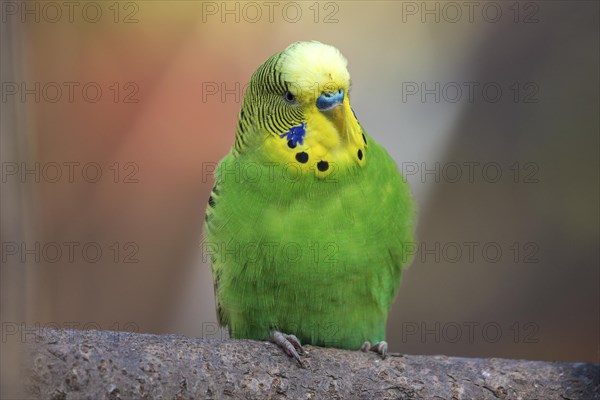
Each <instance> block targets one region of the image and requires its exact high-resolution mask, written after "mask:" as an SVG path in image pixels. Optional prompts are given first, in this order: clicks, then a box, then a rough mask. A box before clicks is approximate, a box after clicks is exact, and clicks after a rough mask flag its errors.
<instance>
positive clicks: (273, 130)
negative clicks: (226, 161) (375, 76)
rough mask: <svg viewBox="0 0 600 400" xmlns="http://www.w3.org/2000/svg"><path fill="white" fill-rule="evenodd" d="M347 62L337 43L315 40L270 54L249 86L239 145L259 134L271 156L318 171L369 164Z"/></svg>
mask: <svg viewBox="0 0 600 400" xmlns="http://www.w3.org/2000/svg"><path fill="white" fill-rule="evenodd" d="M346 65H347V61H346V59H345V58H344V56H342V54H341V53H340V52H339V50H338V49H336V48H335V47H333V46H329V45H325V44H322V43H319V42H314V41H313V42H297V43H294V44H292V45H290V46H289V47H288V48H287V49H285V50H284V51H283V52H281V53H277V54H275V55H273V56H272V57H270V58H269V59H268V60H267V61H266V62H265V63H264V64H263V65H261V66H260V67H259V68H258V69H257V71H256V72H255V73H254V75H253V76H252V79H251V81H250V85H249V86H248V89H247V92H246V95H245V97H244V105H243V107H242V111H241V112H240V121H239V124H238V134H237V136H238V137H237V140H236V150H237V151H238V152H239V153H243V152H244V149H245V143H249V142H250V140H249V139H250V138H248V136H258V137H260V140H259V141H258V143H260V146H259V147H260V150H261V151H262V152H263V154H265V155H266V156H267V158H268V159H269V160H271V161H273V162H276V163H284V164H285V165H289V164H290V163H291V164H298V166H299V168H300V169H301V170H302V171H303V172H304V173H314V174H315V175H316V176H318V177H324V176H328V175H329V174H331V173H332V172H333V171H334V170H335V169H344V168H348V167H350V166H362V165H364V163H365V162H366V151H365V150H366V139H365V137H364V135H363V131H362V128H361V127H360V125H359V124H358V121H357V120H356V117H355V116H354V113H353V111H352V109H351V107H350V100H349V98H348V89H349V86H350V74H349V73H348V69H347V68H346ZM261 134H262V135H261ZM252 142H254V143H257V142H255V141H252Z"/></svg>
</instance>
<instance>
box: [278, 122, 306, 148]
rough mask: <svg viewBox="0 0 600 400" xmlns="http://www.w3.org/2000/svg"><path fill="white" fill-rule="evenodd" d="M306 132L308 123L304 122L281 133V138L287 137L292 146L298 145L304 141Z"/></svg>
mask: <svg viewBox="0 0 600 400" xmlns="http://www.w3.org/2000/svg"><path fill="white" fill-rule="evenodd" d="M305 134H306V124H305V123H304V122H303V123H302V124H301V125H297V126H292V127H291V128H290V130H289V131H287V132H285V133H282V134H281V135H279V137H280V138H282V139H283V138H284V137H285V138H286V139H287V140H288V142H289V143H290V144H291V145H292V146H290V147H296V145H297V144H298V143H300V144H303V143H304V135H305Z"/></svg>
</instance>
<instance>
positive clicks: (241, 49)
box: [0, 1, 600, 390]
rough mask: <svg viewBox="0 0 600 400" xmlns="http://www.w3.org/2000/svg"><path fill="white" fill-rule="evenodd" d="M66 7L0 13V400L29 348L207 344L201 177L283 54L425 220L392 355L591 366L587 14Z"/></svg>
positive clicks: (594, 39)
mask: <svg viewBox="0 0 600 400" xmlns="http://www.w3.org/2000/svg"><path fill="white" fill-rule="evenodd" d="M75 3H76V4H75ZM75 3H73V4H72V5H64V4H63V3H60V2H38V1H31V2H20V1H19V2H12V1H6V2H4V1H3V2H2V3H0V4H1V7H2V9H1V12H2V14H1V17H2V19H1V28H2V31H1V33H2V35H1V36H2V37H1V46H2V48H1V64H0V65H1V75H2V76H1V81H2V87H1V97H2V99H1V118H0V119H1V158H2V159H1V161H2V163H1V164H2V170H1V178H2V181H1V185H2V191H1V216H2V226H1V229H2V230H1V234H2V238H1V242H2V243H1V245H2V247H1V250H2V254H1V256H2V257H1V258H2V260H1V261H2V266H1V270H0V273H1V277H0V278H1V281H0V283H1V307H2V309H1V312H2V315H1V319H2V343H1V344H2V348H3V350H2V352H1V353H2V375H3V382H9V381H10V379H11V377H12V378H14V377H15V376H16V375H15V374H16V372H15V371H14V368H12V367H11V366H12V365H13V364H12V362H13V361H11V360H14V357H17V356H18V350H17V349H18V346H16V344H19V343H22V342H24V341H27V340H30V339H31V335H30V331H28V329H30V328H32V327H33V328H35V327H46V326H51V327H63V328H66V329H112V330H127V331H138V332H152V333H175V334H181V335H186V336H192V337H221V335H222V334H223V333H222V332H221V331H218V330H217V329H216V316H215V304H214V297H213V284H212V278H211V274H210V267H209V264H208V263H207V262H206V258H207V257H206V255H203V254H202V249H201V246H200V243H201V240H202V225H203V221H204V209H205V205H206V202H207V199H208V196H209V193H210V188H211V187H212V184H213V181H212V175H211V171H212V170H213V169H214V166H215V164H216V163H217V162H218V161H219V160H220V159H221V158H222V157H223V156H224V155H225V154H226V153H227V152H228V150H229V148H230V147H231V145H232V144H233V138H234V133H235V127H236V123H237V113H238V111H239V108H240V102H241V98H242V96H243V87H244V85H245V84H246V83H247V81H248V79H249V77H250V75H251V74H252V72H253V71H254V70H255V69H256V68H257V67H258V66H259V65H260V64H261V63H262V62H263V61H264V60H266V59H267V58H268V57H269V56H270V55H271V54H273V53H274V52H276V51H280V50H282V49H284V48H285V47H286V46H287V45H289V44H290V43H292V42H294V41H298V40H319V41H322V42H324V43H328V44H332V45H334V46H336V47H338V48H339V49H340V50H341V51H342V53H343V54H344V55H345V56H346V58H347V59H348V60H349V70H350V73H351V75H352V91H351V94H350V96H351V100H352V105H353V108H354V110H355V111H356V113H357V115H358V118H359V120H360V122H361V124H362V125H363V126H364V128H365V129H366V130H367V131H368V132H369V133H370V135H371V136H373V137H374V138H375V139H376V140H377V141H379V142H380V143H382V144H383V145H384V146H385V147H386V148H387V149H388V151H389V153H390V154H391V155H392V157H393V158H394V159H395V160H396V162H397V164H398V166H399V168H400V169H401V170H402V171H403V172H404V174H405V175H406V177H407V179H408V181H409V183H410V185H411V187H412V190H413V193H414V196H415V200H416V202H417V204H418V210H419V216H418V226H417V237H418V240H417V243H416V244H415V249H414V252H415V261H414V262H413V264H412V266H411V267H410V268H409V269H407V270H406V272H405V274H404V277H403V282H402V285H401V288H400V292H399V294H398V296H397V298H396V301H395V303H394V306H393V309H392V312H391V314H390V318H389V322H388V342H389V344H390V348H391V350H392V351H394V352H402V353H408V354H446V355H455V356H467V357H508V358H524V359H540V360H566V361H595V362H599V361H600V346H599V342H598V337H599V333H600V322H599V321H600V295H599V285H600V283H599V282H600V275H599V252H598V243H599V214H598V212H599V211H598V210H599V198H598V196H599V176H598V171H599V165H598V158H599V156H598V154H599V151H598V150H599V117H598V115H599V114H598V110H599V89H598V88H599V87H600V85H599V82H598V81H599V78H598V70H599V50H598V49H599V48H600V46H599V26H598V12H599V5H598V3H597V2H591V1H590V2H585V1H582V2H567V1H552V2H550V1H548V2H544V1H536V2H518V3H517V2H472V3H469V5H464V4H462V3H460V2H458V3H455V2H451V3H446V2H433V1H432V2H390V1H383V2H377V1H369V2H367V1H353V2H286V3H280V2H252V3H245V2H190V1H152V2H116V3H114V2H93V1H92V2H83V1H82V2H75ZM15 379H17V378H15ZM8 387H9V386H8V385H3V390H8V389H6V388H8Z"/></svg>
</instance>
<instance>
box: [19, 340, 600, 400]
mask: <svg viewBox="0 0 600 400" xmlns="http://www.w3.org/2000/svg"><path fill="white" fill-rule="evenodd" d="M305 352H306V353H307V354H306V355H305V356H304V358H303V360H304V362H305V364H306V366H307V368H306V369H302V368H300V367H299V366H298V365H297V364H296V363H295V362H294V361H293V360H292V359H290V358H288V357H287V356H286V355H284V354H283V352H282V351H281V350H280V349H279V348H277V347H276V346H275V345H273V344H271V343H267V342H257V341H249V340H243V341H242V340H225V341H219V340H206V339H191V338H185V337H180V336H173V335H169V336H157V335H148V334H136V333H123V332H112V331H76V330H52V329H43V330H40V331H38V333H37V334H36V336H35V340H32V337H31V336H29V345H28V357H27V363H26V372H27V377H26V389H27V391H28V394H29V395H30V396H33V397H37V398H43V399H75V398H78V399H79V398H90V399H119V398H121V399H134V398H145V399H154V398H163V399H201V398H223V397H227V398H287V397H289V398H303V399H307V398H308V399H309V398H326V399H329V398H340V399H349V398H364V399H371V398H384V399H387V398H389V399H399V398H400V399H416V398H425V399H561V400H564V399H594V398H598V397H597V396H598V390H599V385H600V383H599V375H600V365H598V364H586V363H562V362H544V361H521V360H505V359H474V358H456V357H445V356H408V355H406V356H401V355H399V354H392V355H391V356H389V357H388V358H387V359H386V360H381V359H380V358H378V356H377V355H376V354H372V353H370V354H365V353H361V352H358V351H345V350H338V349H330V348H327V349H326V348H319V347H311V346H306V348H305Z"/></svg>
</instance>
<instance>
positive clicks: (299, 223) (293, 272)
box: [204, 42, 414, 365]
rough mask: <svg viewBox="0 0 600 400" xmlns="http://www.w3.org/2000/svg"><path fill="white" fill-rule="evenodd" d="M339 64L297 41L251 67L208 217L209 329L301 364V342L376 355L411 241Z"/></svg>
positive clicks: (391, 179)
mask: <svg viewBox="0 0 600 400" xmlns="http://www.w3.org/2000/svg"><path fill="white" fill-rule="evenodd" d="M346 66H347V61H346V59H345V58H344V57H343V56H342V54H341V53H340V52H339V50H337V49H336V48H335V47H332V46H329V45H325V44H322V43H319V42H297V43H294V44H292V45H290V46H289V47H288V48H287V49H285V50H284V51H283V52H279V53H276V54H275V55H273V56H272V57H270V58H269V59H268V60H267V61H266V62H265V63H264V64H262V65H261V66H260V67H259V68H258V69H257V70H256V72H255V73H254V74H253V75H252V78H251V80H250V83H249V85H248V86H247V89H246V92H245V95H244V100H243V104H242V108H241V111H240V113H239V119H238V125H237V132H236V138H235V144H234V146H233V148H232V149H231V151H230V152H229V154H228V155H227V156H226V157H225V158H224V159H223V160H222V161H221V162H220V164H219V166H218V167H217V169H216V171H215V186H214V188H213V190H212V193H211V196H210V198H209V201H208V207H207V211H206V223H205V232H206V235H205V242H204V246H205V251H206V252H210V256H211V261H212V272H213V278H214V281H215V296H216V302H217V314H218V320H219V323H220V324H221V325H222V326H227V327H228V329H229V332H230V335H231V336H232V337H233V338H247V339H256V340H271V341H273V342H274V343H276V344H277V345H279V346H280V347H281V348H282V349H283V350H284V351H285V352H286V354H288V355H289V356H290V357H294V358H295V359H296V360H297V361H298V362H299V363H300V365H302V362H301V359H300V356H299V354H302V346H301V343H303V344H311V345H316V346H324V347H338V348H344V349H360V350H363V351H368V350H372V351H375V352H377V353H379V354H380V355H381V356H383V357H385V355H386V352H387V343H386V342H385V328H386V321H387V316H388V312H389V310H390V307H391V304H392V301H393V299H394V296H395V295H396V292H397V290H398V286H399V284H400V275H401V270H402V267H403V265H406V264H407V263H408V261H409V259H410V257H409V256H408V254H407V253H408V251H407V250H408V249H409V246H408V244H410V243H412V241H413V237H412V232H413V223H414V207H413V202H412V198H411V194H410V190H409V188H408V185H407V184H406V182H405V181H404V179H403V178H402V176H401V175H400V173H399V172H398V169H397V167H396V165H395V163H394V161H393V160H392V158H391V157H390V156H389V155H388V153H387V152H386V151H385V150H384V149H383V148H382V147H381V146H380V145H378V144H377V143H376V142H375V141H374V140H373V139H372V138H371V137H370V136H369V135H367V134H366V132H365V131H364V129H363V128H362V127H361V125H360V124H359V122H358V120H357V118H356V116H355V114H354V112H353V110H352V108H351V107H350V100H349V98H348V89H349V85H350V75H349V73H348V70H347V67H346ZM372 344H373V345H372Z"/></svg>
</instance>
